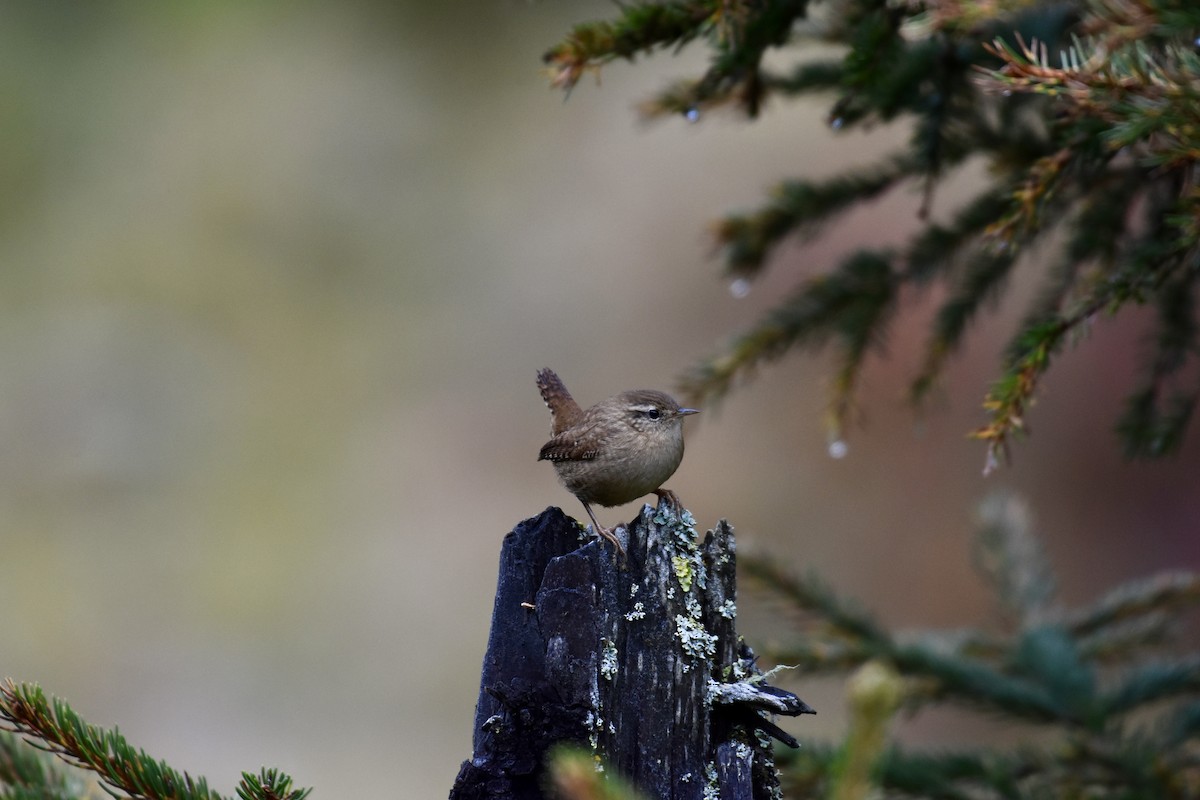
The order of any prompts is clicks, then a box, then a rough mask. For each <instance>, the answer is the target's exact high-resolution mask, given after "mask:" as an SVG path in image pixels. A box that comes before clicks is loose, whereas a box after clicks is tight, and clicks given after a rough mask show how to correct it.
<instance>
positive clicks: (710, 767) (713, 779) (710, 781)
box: [704, 761, 721, 800]
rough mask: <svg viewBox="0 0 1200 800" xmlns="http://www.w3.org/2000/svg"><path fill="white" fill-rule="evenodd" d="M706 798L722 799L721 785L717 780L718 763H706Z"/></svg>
mask: <svg viewBox="0 0 1200 800" xmlns="http://www.w3.org/2000/svg"><path fill="white" fill-rule="evenodd" d="M704 800H721V785H720V784H719V783H718V782H717V765H716V764H714V763H713V762H711V761H709V762H708V763H707V764H705V765H704Z"/></svg>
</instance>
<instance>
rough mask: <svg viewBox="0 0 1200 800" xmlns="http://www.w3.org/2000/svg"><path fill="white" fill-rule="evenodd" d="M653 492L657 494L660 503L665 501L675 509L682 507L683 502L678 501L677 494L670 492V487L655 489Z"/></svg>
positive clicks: (678, 509)
mask: <svg viewBox="0 0 1200 800" xmlns="http://www.w3.org/2000/svg"><path fill="white" fill-rule="evenodd" d="M654 494H656V495H658V502H659V504H660V505H661V504H662V503H666V504H667V505H669V506H671V507H672V508H674V509H675V510H676V511H680V510H682V509H683V503H681V502H680V501H679V495H677V494H675V493H674V492H672V491H671V490H670V489H655V490H654Z"/></svg>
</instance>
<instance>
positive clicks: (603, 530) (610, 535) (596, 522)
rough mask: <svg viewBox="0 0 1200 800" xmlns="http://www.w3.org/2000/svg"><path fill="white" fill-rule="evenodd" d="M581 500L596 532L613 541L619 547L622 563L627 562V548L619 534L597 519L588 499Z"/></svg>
mask: <svg viewBox="0 0 1200 800" xmlns="http://www.w3.org/2000/svg"><path fill="white" fill-rule="evenodd" d="M579 502H581V503H583V510H584V511H586V512H587V513H588V516H589V517H591V518H592V525H593V526H594V527H595V529H596V533H597V534H599V535H600V536H602V537H604V538H605V539H608V540H609V541H610V542H612V543H613V547H615V548H617V554H618V555H620V557H621V563H622V564H623V563H625V548H624V547H622V546H621V540H620V539H618V538H617V535H616V534H615V533H613V532H612V529H611V528H606V527H604V526H603V525H601V524H600V521H599V520H598V519H596V515H595V514H594V513H592V507H591V506H590V505H588V502H587V501H586V500H584V499H582V498H581V499H580V500H579Z"/></svg>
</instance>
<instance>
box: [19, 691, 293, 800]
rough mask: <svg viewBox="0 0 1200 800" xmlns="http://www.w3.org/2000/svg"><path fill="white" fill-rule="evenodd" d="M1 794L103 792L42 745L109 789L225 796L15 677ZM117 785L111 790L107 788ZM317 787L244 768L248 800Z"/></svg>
mask: <svg viewBox="0 0 1200 800" xmlns="http://www.w3.org/2000/svg"><path fill="white" fill-rule="evenodd" d="M0 728H5V729H7V730H9V731H12V732H13V733H17V734H20V735H21V737H24V738H25V739H26V740H27V742H28V743H24V742H22V741H20V739H19V738H18V737H17V736H14V735H12V734H6V733H3V732H0V798H3V800H17V799H18V798H20V799H21V800H24V799H25V798H43V799H44V800H58V799H59V798H61V799H62V800H67V798H75V799H78V798H84V797H97V796H101V795H100V794H99V792H97V791H92V790H91V789H90V788H89V787H87V786H86V785H85V784H84V783H83V781H82V780H80V778H79V777H78V775H77V774H76V773H77V772H78V770H76V771H73V772H68V771H67V770H65V769H63V768H61V767H59V766H58V765H56V764H54V763H52V762H51V761H50V759H48V758H47V757H45V756H43V755H42V754H41V753H38V752H36V751H35V750H34V748H36V749H37V750H42V751H45V752H47V753H53V754H54V755H57V756H58V757H59V758H61V759H62V760H63V761H65V762H66V763H68V764H71V765H72V766H74V767H79V768H81V769H83V770H88V771H91V772H93V773H95V775H96V776H97V778H98V779H99V780H100V781H102V782H103V783H104V784H106V785H107V786H106V787H104V788H105V791H106V792H108V793H109V794H114V792H121V793H124V794H125V795H126V796H129V797H136V798H147V800H224V798H223V797H222V795H220V794H218V793H217V792H214V791H212V790H211V789H209V788H208V785H207V782H206V781H205V780H204V779H203V778H193V777H191V776H190V775H188V774H187V773H186V772H183V773H181V772H178V771H176V770H175V769H173V768H171V767H170V766H168V765H167V764H166V763H165V762H163V761H156V760H154V759H153V758H151V757H150V756H148V755H147V754H146V753H145V751H142V750H135V749H134V748H133V747H131V746H130V745H129V743H128V742H126V741H125V737H123V736H122V735H121V734H120V733H118V732H117V731H116V730H115V729H114V730H105V729H103V728H99V727H96V726H95V725H89V724H88V723H86V722H84V721H83V720H82V719H81V718H80V717H79V715H78V714H76V713H75V712H74V711H73V710H72V709H71V707H70V706H69V705H67V703H66V702H64V701H63V700H60V699H58V698H48V697H46V695H45V693H44V692H43V691H42V690H41V689H40V688H39V687H37V686H33V685H29V684H20V685H18V684H16V683H13V682H12V681H8V682H7V683H6V684H4V685H0ZM107 787H111V789H109V788H107ZM309 792H310V790H309V789H293V788H292V779H291V778H289V777H288V776H287V775H284V774H283V773H281V772H278V771H277V770H273V769H263V770H261V771H260V772H259V774H258V775H254V774H251V773H242V781H241V783H240V784H239V785H238V787H237V795H238V797H239V798H242V800H304V798H305V797H307V796H308V794H309Z"/></svg>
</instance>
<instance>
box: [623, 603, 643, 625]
mask: <svg viewBox="0 0 1200 800" xmlns="http://www.w3.org/2000/svg"><path fill="white" fill-rule="evenodd" d="M645 618H646V607H645V605H643V604H642V603H641V602H637V603H634V604H633V611H630V612H629V613H627V614H626V615H625V619H626V620H628V621H629V622H633V621H634V620H637V619H645Z"/></svg>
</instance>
